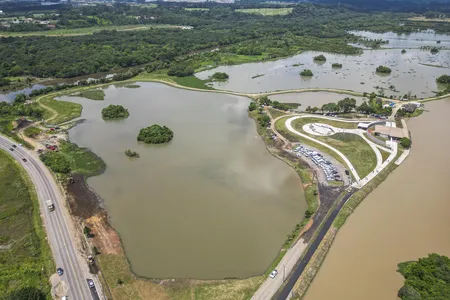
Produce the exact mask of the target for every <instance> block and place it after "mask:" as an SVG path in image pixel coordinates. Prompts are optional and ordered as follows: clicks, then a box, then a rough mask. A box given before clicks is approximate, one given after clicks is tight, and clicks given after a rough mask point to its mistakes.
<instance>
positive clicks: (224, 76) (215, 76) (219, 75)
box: [212, 72, 230, 80]
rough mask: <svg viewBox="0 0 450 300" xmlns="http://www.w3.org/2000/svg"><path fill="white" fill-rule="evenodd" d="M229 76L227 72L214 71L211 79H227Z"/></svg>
mask: <svg viewBox="0 0 450 300" xmlns="http://www.w3.org/2000/svg"><path fill="white" fill-rule="evenodd" d="M229 77H230V76H229V75H228V74H227V73H223V72H216V73H214V74H213V76H212V79H213V80H227V79H228V78H229Z"/></svg>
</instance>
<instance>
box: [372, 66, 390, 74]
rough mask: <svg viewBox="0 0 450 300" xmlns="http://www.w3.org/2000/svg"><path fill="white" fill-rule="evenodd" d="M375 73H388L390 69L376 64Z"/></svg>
mask: <svg viewBox="0 0 450 300" xmlns="http://www.w3.org/2000/svg"><path fill="white" fill-rule="evenodd" d="M376 71H377V73H384V74H390V73H391V72H392V70H391V69H390V68H388V67H386V66H378V67H377V70H376Z"/></svg>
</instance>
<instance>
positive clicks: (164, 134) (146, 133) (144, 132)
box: [137, 124, 173, 144]
mask: <svg viewBox="0 0 450 300" xmlns="http://www.w3.org/2000/svg"><path fill="white" fill-rule="evenodd" d="M172 139H173V132H172V130H170V129H169V128H168V127H166V126H160V125H158V124H154V125H152V126H149V127H145V128H142V129H141V130H140V131H139V134H138V136H137V140H138V141H142V142H144V143H146V144H162V143H168V142H170V141H171V140H172Z"/></svg>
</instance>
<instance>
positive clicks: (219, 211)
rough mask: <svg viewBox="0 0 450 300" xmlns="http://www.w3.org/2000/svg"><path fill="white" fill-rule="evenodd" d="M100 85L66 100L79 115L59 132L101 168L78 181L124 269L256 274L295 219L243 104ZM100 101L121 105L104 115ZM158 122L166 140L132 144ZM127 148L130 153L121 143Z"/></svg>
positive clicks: (291, 175) (207, 275)
mask: <svg viewBox="0 0 450 300" xmlns="http://www.w3.org/2000/svg"><path fill="white" fill-rule="evenodd" d="M139 85H141V88H138V89H127V88H117V87H115V86H110V87H109V88H107V89H105V94H106V97H105V100H104V101H92V100H88V99H82V98H76V97H63V99H64V100H67V101H73V102H77V103H81V104H82V105H83V112H82V116H81V117H82V118H84V119H85V120H86V121H85V122H83V123H81V124H79V125H77V126H76V127H74V128H72V129H71V130H70V131H69V136H70V140H71V141H73V142H75V143H77V144H78V145H79V146H83V147H88V148H90V149H91V150H92V151H93V152H95V153H96V154H97V155H99V156H100V157H102V158H103V160H104V161H105V162H106V164H107V169H106V171H105V173H104V174H102V175H100V176H96V177H92V178H89V179H88V184H89V185H90V186H91V187H92V188H93V189H94V191H96V192H97V193H98V194H99V195H100V196H101V197H102V198H103V199H104V201H105V204H106V206H107V209H108V213H109V216H110V217H111V222H112V225H113V227H114V228H115V229H116V230H117V231H118V233H119V234H120V236H121V239H122V242H123V245H124V247H125V252H126V255H127V257H128V259H129V261H130V263H131V266H132V269H133V271H134V272H135V273H136V274H138V275H140V276H145V277H149V278H197V279H219V278H226V277H240V278H244V277H249V276H253V275H258V274H261V273H263V272H264V271H265V270H266V268H268V267H269V265H270V263H271V262H272V260H273V259H274V258H275V257H276V255H277V253H278V251H279V249H280V248H281V246H282V244H283V243H284V241H285V239H286V236H287V235H288V234H289V233H290V232H291V231H292V230H293V229H294V226H295V224H297V223H299V222H300V221H301V220H302V218H303V215H304V211H305V208H306V203H305V199H304V195H303V190H302V186H301V181H300V179H299V176H298V175H297V173H296V172H295V171H294V170H293V169H291V168H290V167H289V166H288V165H286V164H285V163H284V162H282V161H280V160H278V159H276V158H275V157H273V156H272V155H271V154H269V152H268V151H267V150H266V148H265V145H264V143H263V141H262V140H261V138H260V137H259V136H258V134H257V132H256V126H255V123H254V121H253V120H252V119H250V118H249V117H248V115H247V110H246V109H247V107H248V104H249V103H250V100H249V99H247V98H242V97H236V96H231V95H222V94H213V93H202V92H193V91H186V90H181V89H176V88H172V87H169V86H166V85H163V84H158V83H139ZM109 104H120V105H123V106H124V107H125V108H127V109H128V110H129V112H130V117H129V118H127V119H125V120H123V121H108V122H106V121H104V120H103V119H102V118H101V110H102V109H103V108H104V107H105V106H107V105H109ZM155 123H157V124H161V125H167V126H168V127H169V128H171V129H172V130H173V132H174V139H173V140H172V141H171V142H170V143H168V144H166V145H146V144H142V143H138V142H137V140H136V137H137V134H138V132H139V129H140V128H143V127H146V126H150V125H152V124H155ZM128 148H129V149H131V150H133V151H137V152H138V153H139V155H140V158H138V159H130V158H128V157H127V156H126V155H125V154H124V151H125V149H128Z"/></svg>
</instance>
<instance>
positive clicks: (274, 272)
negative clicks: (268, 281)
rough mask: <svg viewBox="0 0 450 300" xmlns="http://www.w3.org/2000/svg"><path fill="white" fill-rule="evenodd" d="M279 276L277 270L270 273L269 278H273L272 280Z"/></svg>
mask: <svg viewBox="0 0 450 300" xmlns="http://www.w3.org/2000/svg"><path fill="white" fill-rule="evenodd" d="M277 275H278V271H277V270H273V271H272V272H271V273H270V275H269V277H270V278H272V279H274V278H275V277H276V276H277Z"/></svg>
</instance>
